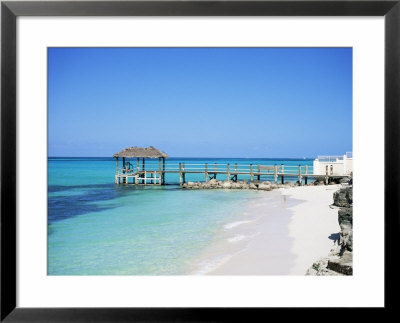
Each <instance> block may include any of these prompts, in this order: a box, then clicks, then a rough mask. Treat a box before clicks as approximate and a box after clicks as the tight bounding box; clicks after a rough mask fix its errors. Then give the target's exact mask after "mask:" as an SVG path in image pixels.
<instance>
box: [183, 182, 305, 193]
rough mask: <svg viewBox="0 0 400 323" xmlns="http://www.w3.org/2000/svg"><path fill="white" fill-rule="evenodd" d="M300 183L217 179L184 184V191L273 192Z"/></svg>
mask: <svg viewBox="0 0 400 323" xmlns="http://www.w3.org/2000/svg"><path fill="white" fill-rule="evenodd" d="M298 185H299V184H298V183H293V182H286V183H285V184H277V183H272V182H270V181H265V182H261V181H253V182H250V183H249V181H246V180H244V181H237V182H234V181H230V180H225V181H217V180H216V179H211V180H209V181H208V182H188V183H185V184H183V186H182V187H183V188H184V189H193V190H195V189H238V190H261V191H271V190H273V189H276V188H289V187H294V186H298Z"/></svg>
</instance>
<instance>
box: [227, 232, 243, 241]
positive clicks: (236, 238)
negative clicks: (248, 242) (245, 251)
mask: <svg viewBox="0 0 400 323" xmlns="http://www.w3.org/2000/svg"><path fill="white" fill-rule="evenodd" d="M244 239H246V236H245V235H243V234H239V235H237V236H234V237H232V238H229V239H227V240H228V241H229V242H237V241H241V240H244Z"/></svg>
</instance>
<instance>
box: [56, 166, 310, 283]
mask: <svg viewBox="0 0 400 323" xmlns="http://www.w3.org/2000/svg"><path fill="white" fill-rule="evenodd" d="M177 162H185V163H186V164H190V163H192V164H194V163H206V162H207V163H209V164H213V163H217V164H226V163H230V164H231V165H233V164H235V163H238V165H241V164H242V165H244V164H246V165H247V164H250V163H252V164H254V165H257V164H263V165H274V164H277V165H280V164H284V165H285V166H286V165H287V166H289V165H293V166H297V165H309V166H312V160H303V159H302V160H287V159H199V158H169V159H168V160H167V167H168V163H177ZM152 163H153V165H154V166H155V167H158V161H153V162H150V163H148V162H147V161H146V165H147V166H149V167H150V166H151V164H152ZM310 171H311V168H310ZM114 176H115V160H114V159H113V158H49V159H48V181H49V183H48V274H49V275H184V274H188V273H189V272H190V271H191V270H192V269H193V263H194V262H196V259H198V257H199V255H200V254H202V252H203V250H204V249H205V248H207V247H208V246H209V245H210V243H211V242H212V241H214V239H215V237H216V236H217V235H218V233H219V232H220V231H221V230H223V228H224V227H225V228H227V227H228V228H229V227H230V226H234V225H235V224H237V223H239V222H240V219H241V216H242V215H243V214H244V213H245V212H246V210H247V207H248V205H249V204H250V203H251V202H252V201H254V199H256V198H257V196H258V195H257V194H258V193H259V192H253V191H248V190H243V191H240V190H195V191H191V190H181V189H180V188H179V185H177V184H178V182H179V175H177V174H168V175H167V176H166V182H167V183H170V184H171V185H166V186H153V187H151V186H147V187H135V186H133V185H130V186H127V185H115V184H114ZM217 179H225V178H217ZM239 179H241V178H239ZM243 179H244V178H243ZM186 180H187V181H198V180H201V181H203V180H204V175H190V174H188V175H186ZM238 221H239V222H238ZM204 266H205V267H207V266H209V264H207V263H205V264H204ZM199 272H201V269H200V270H199Z"/></svg>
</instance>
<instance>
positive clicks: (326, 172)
mask: <svg viewBox="0 0 400 323" xmlns="http://www.w3.org/2000/svg"><path fill="white" fill-rule="evenodd" d="M328 178H329V176H328V165H326V168H325V184H326V185H328Z"/></svg>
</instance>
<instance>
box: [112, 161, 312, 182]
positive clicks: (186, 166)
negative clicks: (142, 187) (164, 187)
mask: <svg viewBox="0 0 400 323" xmlns="http://www.w3.org/2000/svg"><path fill="white" fill-rule="evenodd" d="M128 165H129V167H125V168H124V167H122V168H118V169H117V174H116V179H115V182H116V183H119V181H120V179H122V182H123V183H129V179H130V178H132V179H133V182H134V183H141V184H147V183H148V182H149V183H150V184H151V183H152V184H156V183H158V184H160V185H161V184H164V183H165V175H166V174H179V183H180V184H183V183H185V182H186V175H187V174H197V175H201V178H202V180H203V181H206V182H207V181H209V180H211V179H217V176H218V179H219V180H221V179H223V180H233V181H237V180H238V179H239V178H238V177H239V176H240V179H242V180H250V181H255V180H258V181H261V180H267V179H268V180H272V181H275V182H278V179H281V182H282V183H284V180H285V178H297V179H298V181H299V182H302V180H303V179H304V181H305V183H307V179H308V178H309V177H313V176H314V172H313V166H311V165H284V164H281V165H268V164H242V163H233V164H230V163H193V162H189V163H186V162H169V163H165V164H161V163H156V162H147V163H146V164H145V165H138V166H137V165H135V166H133V165H132V164H128ZM198 180H199V176H197V181H198Z"/></svg>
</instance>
